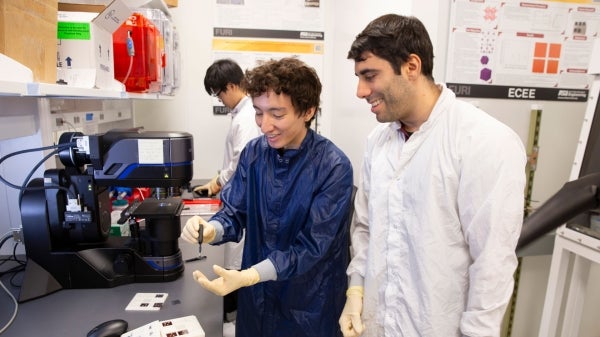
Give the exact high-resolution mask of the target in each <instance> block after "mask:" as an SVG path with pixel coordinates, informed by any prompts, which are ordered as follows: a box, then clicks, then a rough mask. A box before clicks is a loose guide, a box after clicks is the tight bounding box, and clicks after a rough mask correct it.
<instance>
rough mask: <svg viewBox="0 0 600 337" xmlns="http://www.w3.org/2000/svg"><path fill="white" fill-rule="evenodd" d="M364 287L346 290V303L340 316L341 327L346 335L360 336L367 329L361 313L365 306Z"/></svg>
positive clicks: (348, 336) (345, 336) (351, 336)
mask: <svg viewBox="0 0 600 337" xmlns="http://www.w3.org/2000/svg"><path fill="white" fill-rule="evenodd" d="M363 293H364V289H363V287H361V286H354V287H350V288H348V290H347V291H346V305H344V310H342V315H341V316H340V321H339V323H340V329H341V330H342V334H343V335H344V337H358V336H360V334H362V333H363V331H364V330H365V326H364V325H363V323H362V319H361V318H360V315H361V314H362V308H363Z"/></svg>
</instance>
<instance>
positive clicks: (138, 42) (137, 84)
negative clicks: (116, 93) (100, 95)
mask: <svg viewBox="0 0 600 337" xmlns="http://www.w3.org/2000/svg"><path fill="white" fill-rule="evenodd" d="M160 34H161V33H160V30H159V29H158V28H157V27H156V25H154V23H152V21H150V20H148V19H147V18H146V17H145V16H144V15H142V14H140V13H133V14H132V15H131V16H130V17H129V18H128V19H127V20H126V21H125V22H124V23H123V24H122V25H121V27H119V29H117V30H116V31H115V32H114V33H113V50H114V53H115V55H114V60H115V79H116V80H117V81H120V82H122V83H123V84H125V90H127V91H128V92H148V93H152V92H159V91H160V89H161V85H162V53H163V52H162V50H161V43H160V40H161V35H160Z"/></svg>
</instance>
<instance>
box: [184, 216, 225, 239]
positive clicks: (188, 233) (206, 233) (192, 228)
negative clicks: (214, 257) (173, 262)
mask: <svg viewBox="0 0 600 337" xmlns="http://www.w3.org/2000/svg"><path fill="white" fill-rule="evenodd" d="M200 226H204V229H203V230H202V234H203V235H202V242H203V243H204V242H205V243H211V242H212V241H213V240H214V239H215V236H216V235H217V232H216V231H215V226H213V225H211V224H209V223H208V222H206V220H204V219H202V218H201V217H199V216H197V215H194V216H193V217H191V218H189V220H188V221H186V223H185V226H184V227H183V230H182V231H181V238H182V239H183V240H185V241H186V242H189V243H198V230H199V229H200Z"/></svg>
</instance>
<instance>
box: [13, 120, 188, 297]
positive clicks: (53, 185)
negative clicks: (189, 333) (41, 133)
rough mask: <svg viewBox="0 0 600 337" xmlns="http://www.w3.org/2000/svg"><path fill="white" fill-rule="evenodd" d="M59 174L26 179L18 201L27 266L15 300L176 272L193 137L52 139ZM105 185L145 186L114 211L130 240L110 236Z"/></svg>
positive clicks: (118, 133)
mask: <svg viewBox="0 0 600 337" xmlns="http://www.w3.org/2000/svg"><path fill="white" fill-rule="evenodd" d="M59 146H60V147H59V152H58V158H59V159H60V162H61V163H62V164H63V165H64V168H59V169H49V170H46V171H45V172H44V177H43V178H36V179H33V180H31V181H30V182H29V183H28V185H27V189H25V191H24V193H23V195H22V198H21V220H22V226H23V240H24V243H25V252H26V254H27V265H26V268H25V274H24V278H23V284H22V287H21V292H20V296H19V301H20V302H24V301H27V300H31V299H35V298H38V297H41V296H45V295H47V294H50V293H53V292H55V291H58V290H60V289H73V288H110V287H115V286H119V285H123V284H128V283H135V282H165V281H172V280H175V279H177V278H178V277H179V276H181V275H182V273H183V269H184V266H183V260H182V256H181V251H180V250H179V245H178V239H179V235H180V233H181V227H180V214H181V211H182V209H183V201H182V199H181V198H180V197H178V194H177V191H178V190H179V189H180V188H183V187H189V182H190V180H191V179H192V175H193V168H192V160H193V138H192V136H191V135H190V134H189V133H185V132H157V131H141V130H139V129H128V130H112V131H109V132H106V133H104V134H98V135H91V136H85V135H83V134H82V133H80V132H67V133H64V134H62V136H61V137H60V140H59ZM111 186H123V187H152V188H154V190H155V193H154V195H153V196H152V197H148V198H145V199H144V200H141V201H139V200H138V201H135V202H133V203H132V204H130V205H129V206H128V208H126V209H125V210H123V212H122V213H121V219H120V220H119V222H124V221H127V223H128V224H129V228H130V231H131V236H129V237H120V236H111V235H109V233H110V228H111V222H112V221H111V198H110V195H109V190H110V187H111Z"/></svg>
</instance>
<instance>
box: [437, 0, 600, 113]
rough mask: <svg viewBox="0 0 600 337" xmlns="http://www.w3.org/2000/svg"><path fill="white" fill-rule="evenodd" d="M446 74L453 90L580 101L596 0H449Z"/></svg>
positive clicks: (595, 26)
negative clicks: (450, 0)
mask: <svg viewBox="0 0 600 337" xmlns="http://www.w3.org/2000/svg"><path fill="white" fill-rule="evenodd" d="M449 29H450V30H449V42H448V64H447V67H446V71H447V73H446V81H447V82H448V86H449V87H450V88H451V89H452V90H453V91H454V92H455V93H456V94H457V96H459V97H482V98H508V99H526V100H556V101H586V100H587V95H588V89H589V86H590V85H591V80H592V77H591V76H590V75H588V73H587V67H588V63H589V61H590V58H591V55H590V54H591V50H592V47H593V41H594V39H597V38H600V36H599V31H600V0H595V1H591V0H587V1H583V0H581V1H578V0H569V1H567V0H564V1H558V0H557V1H515V0H508V1H507V0H504V1H499V0H498V1H490V0H453V2H452V5H451V14H450V28H449Z"/></svg>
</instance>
